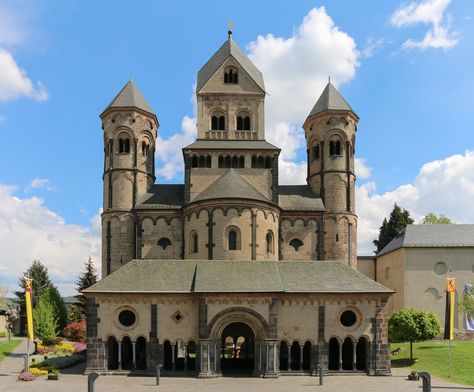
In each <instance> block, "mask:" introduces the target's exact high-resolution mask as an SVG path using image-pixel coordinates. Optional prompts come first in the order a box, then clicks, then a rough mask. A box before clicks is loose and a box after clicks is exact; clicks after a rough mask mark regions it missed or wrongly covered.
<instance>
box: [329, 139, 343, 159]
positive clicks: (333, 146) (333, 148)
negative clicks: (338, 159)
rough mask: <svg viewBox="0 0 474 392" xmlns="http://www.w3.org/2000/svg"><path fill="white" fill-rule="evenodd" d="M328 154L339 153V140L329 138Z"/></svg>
mask: <svg viewBox="0 0 474 392" xmlns="http://www.w3.org/2000/svg"><path fill="white" fill-rule="evenodd" d="M329 155H331V156H334V155H341V142H340V141H339V140H331V141H330V142H329Z"/></svg>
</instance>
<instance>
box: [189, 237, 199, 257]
mask: <svg viewBox="0 0 474 392" xmlns="http://www.w3.org/2000/svg"><path fill="white" fill-rule="evenodd" d="M198 251H199V247H198V235H197V233H196V232H193V233H192V234H191V253H198Z"/></svg>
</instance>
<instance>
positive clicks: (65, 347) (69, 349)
mask: <svg viewBox="0 0 474 392" xmlns="http://www.w3.org/2000/svg"><path fill="white" fill-rule="evenodd" d="M54 349H55V350H56V351H62V352H64V353H69V354H72V353H73V352H74V351H76V348H75V347H74V343H70V342H64V343H60V344H56V345H55V346H54Z"/></svg>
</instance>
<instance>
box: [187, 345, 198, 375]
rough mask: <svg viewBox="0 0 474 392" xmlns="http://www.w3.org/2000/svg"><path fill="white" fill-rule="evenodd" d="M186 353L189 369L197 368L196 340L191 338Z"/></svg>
mask: <svg viewBox="0 0 474 392" xmlns="http://www.w3.org/2000/svg"><path fill="white" fill-rule="evenodd" d="M186 355H187V356H188V360H187V363H188V370H189V371H194V370H196V342H195V341H194V340H191V341H190V342H189V343H188V349H187V352H186Z"/></svg>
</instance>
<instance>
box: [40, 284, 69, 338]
mask: <svg viewBox="0 0 474 392" xmlns="http://www.w3.org/2000/svg"><path fill="white" fill-rule="evenodd" d="M43 297H44V298H45V300H47V301H48V302H49V303H50V304H51V305H52V307H53V316H54V318H55V320H56V322H57V324H58V326H57V332H59V331H61V330H62V329H63V328H64V327H65V326H66V325H67V308H66V304H65V303H64V300H63V298H62V297H61V294H60V293H59V290H58V288H57V287H56V286H54V285H52V284H51V285H49V286H48V287H47V288H46V289H45V290H44V292H43V294H42V296H41V298H43Z"/></svg>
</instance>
